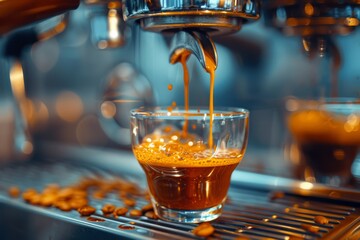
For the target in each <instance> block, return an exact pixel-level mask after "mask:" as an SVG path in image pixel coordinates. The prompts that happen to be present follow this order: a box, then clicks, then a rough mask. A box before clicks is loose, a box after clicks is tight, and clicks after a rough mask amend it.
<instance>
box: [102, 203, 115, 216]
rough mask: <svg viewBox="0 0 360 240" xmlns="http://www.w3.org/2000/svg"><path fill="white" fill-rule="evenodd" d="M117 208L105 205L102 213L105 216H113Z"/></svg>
mask: <svg viewBox="0 0 360 240" xmlns="http://www.w3.org/2000/svg"><path fill="white" fill-rule="evenodd" d="M115 208H116V207H115V206H114V205H113V204H105V205H104V206H103V207H102V208H101V211H102V212H103V214H111V213H113V212H114V211H115Z"/></svg>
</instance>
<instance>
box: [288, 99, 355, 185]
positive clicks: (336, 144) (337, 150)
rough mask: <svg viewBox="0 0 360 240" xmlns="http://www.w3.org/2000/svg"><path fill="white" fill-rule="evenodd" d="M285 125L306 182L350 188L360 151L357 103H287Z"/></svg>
mask: <svg viewBox="0 0 360 240" xmlns="http://www.w3.org/2000/svg"><path fill="white" fill-rule="evenodd" d="M286 107H287V110H288V113H289V114H288V116H287V124H288V128H289V131H290V133H291V135H292V137H293V139H294V140H295V143H296V145H297V148H298V150H299V153H300V157H301V159H302V161H303V162H304V164H305V166H304V168H305V170H306V174H305V175H306V177H305V178H306V179H305V180H311V181H313V182H319V183H324V184H327V185H332V186H346V185H349V184H350V182H351V180H352V178H353V176H352V173H351V166H352V164H353V162H354V160H355V159H356V156H357V154H358V152H359V149H360V99H352V98H326V99H319V100H303V99H290V100H288V101H287V104H286Z"/></svg>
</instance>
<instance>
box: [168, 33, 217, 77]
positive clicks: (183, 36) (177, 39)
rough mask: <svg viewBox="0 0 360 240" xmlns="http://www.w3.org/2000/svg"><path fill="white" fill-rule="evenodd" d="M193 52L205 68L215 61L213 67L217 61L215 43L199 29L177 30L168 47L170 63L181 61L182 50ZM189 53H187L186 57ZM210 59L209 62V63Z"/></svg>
mask: <svg viewBox="0 0 360 240" xmlns="http://www.w3.org/2000/svg"><path fill="white" fill-rule="evenodd" d="M186 50H187V51H190V53H193V54H194V55H195V56H196V57H197V58H198V60H199V62H200V63H201V65H202V66H203V68H204V69H205V70H206V71H208V70H207V68H208V66H209V65H213V64H214V63H215V69H216V67H217V63H218V55H217V52H216V47H215V43H214V42H213V41H212V40H211V38H210V37H209V36H208V35H207V34H206V33H205V32H200V31H179V32H177V33H176V34H175V36H174V37H173V40H172V43H171V48H170V63H172V64H174V63H177V62H180V61H181V56H182V55H183V54H184V51H186ZM189 55H190V54H187V58H188V57H189ZM209 61H210V63H209Z"/></svg>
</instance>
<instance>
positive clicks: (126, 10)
mask: <svg viewBox="0 0 360 240" xmlns="http://www.w3.org/2000/svg"><path fill="white" fill-rule="evenodd" d="M10 2H11V3H10ZM13 2H15V3H13ZM30 2H31V3H30ZM33 2H34V1H30V0H29V1H5V2H4V3H1V1H0V9H3V10H0V19H1V20H2V21H1V23H0V34H1V36H2V37H1V39H0V42H1V46H2V50H3V55H2V57H1V59H0V62H1V66H2V72H1V74H0V77H1V80H0V85H1V86H2V87H1V89H0V93H1V94H2V96H1V98H0V100H1V102H0V109H1V112H2V114H0V115H1V116H0V124H2V125H1V133H0V141H1V142H2V143H4V144H2V146H0V162H1V163H2V165H1V166H0V191H1V192H0V216H1V217H0V226H1V227H0V229H1V230H2V231H1V232H3V237H1V238H2V239H20V238H21V239H74V240H75V239H85V238H86V239H117V238H121V239H198V236H196V235H194V234H193V232H192V228H193V227H194V226H193V225H191V224H179V223H169V222H165V221H162V220H159V219H151V218H148V217H146V216H141V217H138V216H137V217H136V216H131V215H129V214H127V215H125V216H120V217H113V216H106V215H105V214H102V212H101V210H100V209H101V206H102V205H103V203H104V202H109V203H114V204H116V205H118V206H121V205H123V204H124V203H123V202H122V201H123V200H121V199H120V200H119V199H118V198H115V197H114V196H113V195H108V196H103V198H99V197H98V196H97V197H96V196H90V197H89V202H90V203H91V204H92V205H94V206H96V207H97V208H98V210H97V211H96V212H95V213H94V214H93V215H92V217H93V219H92V220H89V219H88V218H84V217H82V216H79V214H78V212H77V211H76V210H71V211H63V210H59V208H54V207H43V206H41V205H32V204H29V203H28V202H26V201H25V202H24V200H23V198H22V197H21V196H20V197H18V198H16V197H14V196H11V194H9V191H8V189H9V188H10V187H13V186H16V187H18V188H20V190H21V191H25V190H26V189H28V188H36V189H37V190H39V191H40V189H43V188H45V187H46V186H47V185H48V184H51V183H57V184H59V185H60V186H67V185H68V184H72V183H73V182H74V181H75V182H77V181H79V179H81V177H82V176H91V177H93V176H95V177H99V178H102V179H114V178H121V179H125V180H127V181H130V182H135V183H137V184H139V185H140V186H143V184H144V181H145V180H144V178H143V176H142V172H141V169H140V167H139V165H138V164H137V162H136V160H135V159H134V156H133V155H132V153H131V148H130V134H129V123H128V118H129V110H130V109H132V108H136V107H138V106H142V105H146V106H156V105H163V106H171V104H172V102H174V101H176V102H177V104H178V105H181V104H183V82H182V69H181V68H180V67H181V66H180V64H179V63H178V62H179V58H180V56H181V55H182V54H188V55H187V64H188V66H189V70H190V78H191V83H190V86H191V87H190V104H191V105H192V104H193V105H205V106H206V105H207V104H208V91H207V89H208V85H209V82H208V73H207V70H206V66H207V62H206V61H209V59H210V60H211V61H212V62H214V63H216V68H217V69H216V80H215V95H214V97H215V106H233V107H234V106H235V107H236V106H241V107H245V108H247V109H249V110H250V112H251V117H250V118H251V120H250V136H249V144H248V150H247V153H246V157H245V158H244V160H243V161H242V162H241V164H240V165H239V168H238V169H237V170H236V171H235V172H234V174H233V177H232V185H231V187H230V190H229V203H228V206H227V207H226V209H224V215H223V217H220V218H219V219H218V220H215V221H214V226H216V230H215V234H214V235H212V236H211V237H213V238H214V239H235V238H237V237H239V238H241V237H243V238H244V239H264V238H269V239H358V238H359V236H360V232H359V224H360V202H359V199H360V192H359V188H358V186H359V185H358V183H357V180H355V182H354V183H353V185H352V186H341V187H334V186H328V185H325V184H318V183H314V182H307V181H304V179H301V178H298V176H296V172H295V171H296V168H297V167H298V166H299V164H300V163H299V162H296V160H289V159H288V155H289V152H290V150H291V149H288V148H285V149H284V145H285V141H286V140H287V139H288V133H287V130H286V127H284V126H285V117H284V116H285V115H286V110H284V106H286V102H287V100H288V98H289V97H290V96H291V97H319V96H339V97H343V96H346V97H350V96H351V97H359V96H360V84H359V76H360V75H359V74H360V73H359V72H358V70H357V69H358V67H357V60H356V58H357V56H356V55H357V54H354V52H356V51H357V50H360V49H358V48H360V46H359V45H358V44H357V41H358V40H357V39H358V38H359V36H358V34H359V33H358V29H357V26H358V25H359V20H360V15H359V14H360V12H359V10H360V8H359V6H360V4H359V3H358V2H357V1H354V0H347V1H340V0H331V1H321V0H308V1H300V0H275V1H271V0H263V1H259V0H215V1H213V0H181V1H180V0H117V1H111V0H83V1H81V2H80V3H79V1H74V0H73V1H70V0H68V1H61V3H60V2H59V1H55V0H54V1H41V2H39V1H37V4H38V5H34V3H33ZM45 2H46V3H45ZM25 3H26V4H25ZM2 4H3V6H4V7H2V6H1V5H2ZM27 4H29V5H27ZM68 10H73V11H68ZM15 12H17V13H18V14H13V13H15ZM65 12H66V13H65ZM64 13H65V14H64ZM5 22H6V23H7V24H3V23H5ZM169 84H170V85H171V86H172V88H173V89H172V90H171V91H170V90H169V89H168V86H169ZM334 85H335V86H336V87H331V86H334ZM3 113H4V114H3ZM3 129H6V131H5V130H3ZM353 174H354V176H355V177H356V179H360V164H359V163H358V161H357V162H355V163H354V166H353ZM137 202H138V206H135V207H134V208H141V206H142V205H144V204H145V202H146V200H144V199H143V198H142V197H140V196H138V198H137ZM314 216H325V217H326V218H327V219H329V222H328V223H327V224H319V223H316V222H315V223H314V222H313V218H314ZM94 219H95V220H94ZM99 219H100V220H99ZM121 226H122V227H121Z"/></svg>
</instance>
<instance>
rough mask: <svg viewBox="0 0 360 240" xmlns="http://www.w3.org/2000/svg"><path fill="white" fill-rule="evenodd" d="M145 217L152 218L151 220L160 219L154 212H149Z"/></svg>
mask: <svg viewBox="0 0 360 240" xmlns="http://www.w3.org/2000/svg"><path fill="white" fill-rule="evenodd" d="M145 217H147V218H150V219H158V218H159V217H158V216H157V215H156V213H155V212H154V211H147V212H146V213H145Z"/></svg>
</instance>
